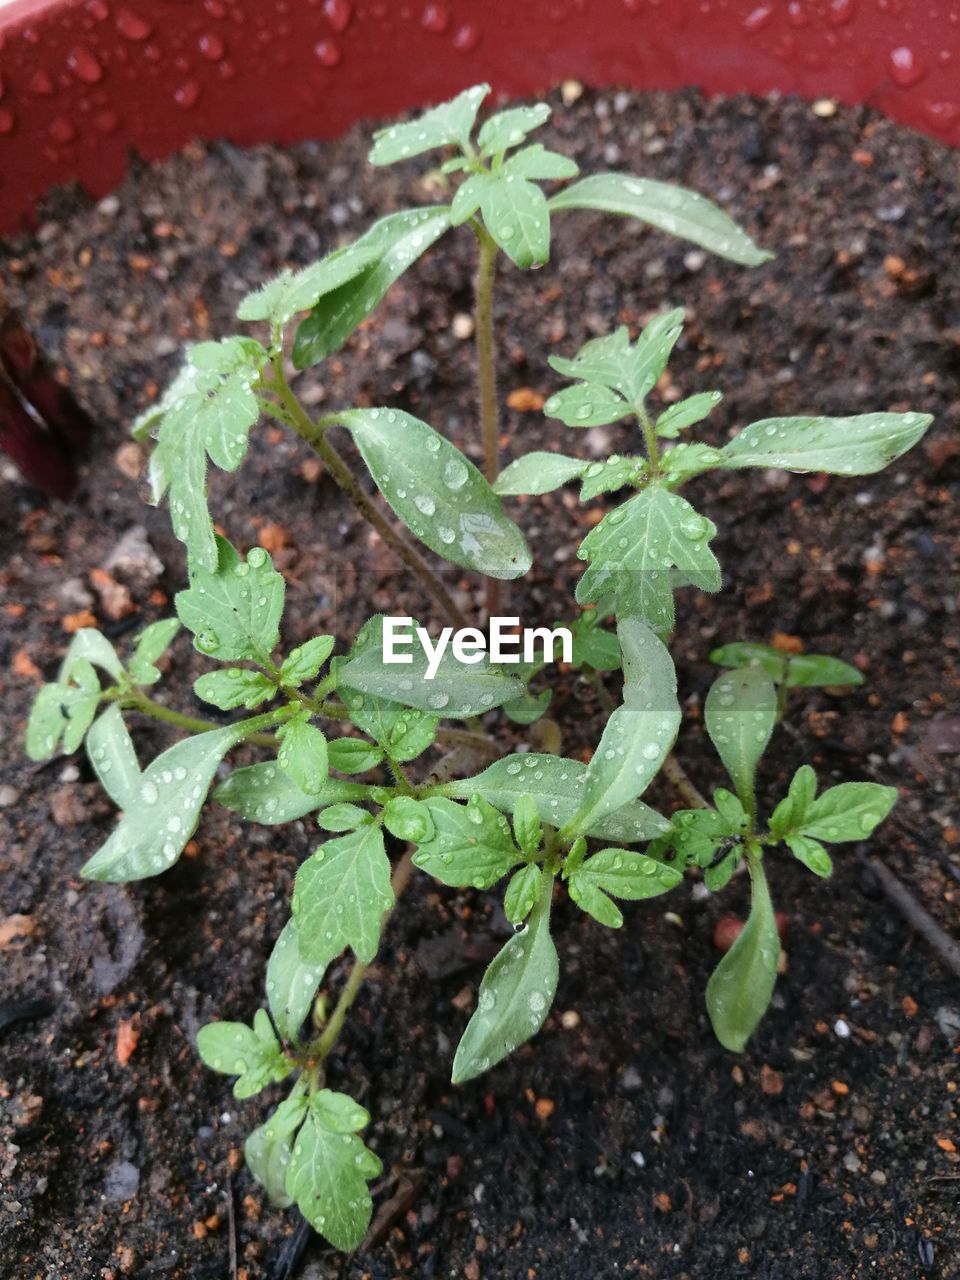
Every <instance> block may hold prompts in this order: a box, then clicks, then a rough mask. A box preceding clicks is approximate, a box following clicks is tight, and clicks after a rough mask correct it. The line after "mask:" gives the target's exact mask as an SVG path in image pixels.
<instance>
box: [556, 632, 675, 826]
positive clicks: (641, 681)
mask: <svg viewBox="0 0 960 1280" xmlns="http://www.w3.org/2000/svg"><path fill="white" fill-rule="evenodd" d="M617 635H618V637H619V639H620V649H621V652H622V654H623V706H621V707H618V708H617V709H616V711H614V712H613V714H612V715H611V716H610V718H609V720H608V721H607V724H606V727H605V728H604V731H603V735H602V737H601V739H600V742H599V744H598V745H597V749H596V750H595V751H594V753H593V757H592V759H591V761H590V764H589V765H588V767H587V772H586V776H585V778H584V790H583V799H582V801H581V804H580V807H579V809H578V810H577V812H576V813H575V814H574V816H573V817H572V818H571V819H570V820H569V821H568V822H567V823H565V824H564V830H565V831H566V832H567V833H572V834H576V835H579V834H586V833H587V832H588V831H589V830H591V828H593V827H595V826H596V823H597V822H598V820H599V819H600V818H603V817H605V816H606V815H608V814H610V813H613V812H615V811H616V810H618V809H621V808H622V807H623V806H624V805H626V804H629V803H630V802H631V801H632V800H635V799H636V797H637V796H638V795H640V793H641V792H642V791H643V790H644V789H645V788H646V787H647V786H648V784H649V783H650V782H651V780H652V779H653V778H654V777H655V776H656V774H657V772H658V771H659V769H660V766H661V765H662V764H663V761H664V759H665V757H666V755H667V752H668V751H669V750H670V748H671V747H672V746H673V740H674V738H675V737H676V736H677V729H678V728H679V727H680V704H679V702H678V701H677V673H676V671H675V669H674V666H673V661H672V659H671V657H670V654H669V652H668V651H667V648H666V646H665V645H664V644H663V643H662V642H661V641H660V640H658V639H657V637H656V635H655V634H654V633H653V631H652V630H651V629H650V628H649V627H648V626H647V625H646V623H644V622H642V621H640V620H639V619H636V618H621V619H620V621H619V624H618V626H617Z"/></svg>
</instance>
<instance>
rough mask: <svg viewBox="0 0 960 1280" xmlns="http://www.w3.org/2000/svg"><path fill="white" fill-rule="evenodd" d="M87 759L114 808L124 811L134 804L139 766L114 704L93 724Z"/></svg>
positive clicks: (124, 726)
mask: <svg viewBox="0 0 960 1280" xmlns="http://www.w3.org/2000/svg"><path fill="white" fill-rule="evenodd" d="M87 755H88V756H89V757H90V763H91V764H92V765H93V768H94V772H95V773H96V775H97V777H98V778H99V779H100V784H101V786H102V787H103V789H104V791H106V793H107V795H108V796H109V797H110V799H111V800H112V801H113V803H114V804H115V805H116V806H117V807H118V808H120V809H128V808H129V807H130V806H131V805H133V804H136V803H137V802H138V800H139V795H140V781H141V775H140V763H139V761H138V760H137V753H136V751H134V749H133V742H132V741H131V739H130V734H129V733H128V732H127V726H126V725H125V724H124V722H123V713H122V712H121V710H120V708H119V707H118V706H117V705H116V703H114V705H113V706H111V707H107V709H106V711H104V713H103V714H102V715H101V716H100V717H99V718H98V719H97V720H95V721H94V723H93V725H92V727H91V729H90V732H89V733H88V734H87Z"/></svg>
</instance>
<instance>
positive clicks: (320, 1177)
mask: <svg viewBox="0 0 960 1280" xmlns="http://www.w3.org/2000/svg"><path fill="white" fill-rule="evenodd" d="M381 1172H382V1166H381V1164H380V1161H379V1160H378V1159H377V1157H376V1156H375V1155H374V1154H373V1152H372V1151H371V1150H370V1149H369V1148H368V1147H366V1146H364V1144H363V1143H362V1142H361V1140H360V1139H359V1138H358V1137H356V1135H354V1134H350V1133H341V1132H338V1131H335V1130H333V1129H330V1128H328V1127H327V1126H326V1125H325V1124H324V1114H323V1112H322V1110H321V1109H320V1107H319V1106H318V1105H314V1106H312V1107H311V1109H310V1111H309V1113H308V1115H307V1119H306V1122H305V1123H304V1126H303V1128H302V1129H301V1130H300V1132H299V1133H298V1134H297V1137H296V1141H295V1142H294V1144H293V1157H292V1159H291V1161H290V1166H289V1170H288V1172H287V1195H288V1196H289V1197H290V1198H291V1199H292V1200H295V1201H296V1203H297V1207H298V1208H299V1210H300V1212H301V1213H302V1214H303V1216H304V1217H305V1218H306V1219H307V1221H308V1222H309V1223H310V1225H311V1226H312V1227H313V1228H314V1229H315V1230H316V1231H318V1232H319V1233H320V1234H321V1235H322V1236H323V1237H324V1239H326V1240H328V1241H329V1242H330V1244H332V1245H333V1247H334V1248H335V1249H342V1250H344V1251H345V1252H348V1251H350V1250H351V1249H356V1248H357V1246H358V1245H359V1244H360V1243H361V1241H362V1240H363V1237H364V1236H365V1235H366V1232H367V1227H368V1226H369V1225H370V1216H371V1213H372V1211H373V1204H372V1201H371V1199H370V1192H369V1190H368V1189H367V1180H368V1179H369V1178H376V1177H378V1176H379V1175H380V1173H381Z"/></svg>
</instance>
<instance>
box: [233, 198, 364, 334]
mask: <svg viewBox="0 0 960 1280" xmlns="http://www.w3.org/2000/svg"><path fill="white" fill-rule="evenodd" d="M379 225H380V224H379V223H374V226H373V227H371V228H370V232H369V233H368V234H367V235H365V236H361V237H360V239H359V240H355V241H354V242H353V243H352V244H348V245H343V246H342V247H341V248H339V249H334V250H333V252H332V253H328V254H327V255H326V256H325V257H323V258H321V259H320V260H319V262H312V263H311V264H310V265H309V266H307V267H304V268H303V269H302V270H300V271H281V272H280V274H279V275H278V276H275V277H274V279H272V280H268V281H267V282H266V284H264V285H261V287H260V288H259V289H256V290H255V291H254V292H253V293H248V294H247V296H246V297H245V298H244V299H243V300H242V301H241V303H240V305H239V306H238V307H237V317H238V319H240V320H269V321H270V322H271V324H272V325H273V326H274V327H275V328H280V329H282V328H283V327H284V325H286V324H288V323H289V321H290V320H292V319H293V317H294V316H295V315H297V314H298V312H301V311H309V310H310V308H311V307H313V306H315V305H316V303H317V302H318V300H319V299H320V298H322V297H323V296H324V295H325V294H328V293H332V292H333V291H334V290H335V289H339V288H341V287H342V286H343V285H345V284H348V283H349V282H350V281H351V280H354V279H355V278H356V277H357V276H359V275H360V274H361V273H362V272H363V271H365V270H366V268H367V267H369V266H370V265H371V264H372V263H374V262H376V261H377V259H378V258H379V257H380V256H381V253H382V251H383V245H382V240H381V238H380V235H379V234H377V233H375V234H371V233H374V229H375V228H376V227H378V226H379Z"/></svg>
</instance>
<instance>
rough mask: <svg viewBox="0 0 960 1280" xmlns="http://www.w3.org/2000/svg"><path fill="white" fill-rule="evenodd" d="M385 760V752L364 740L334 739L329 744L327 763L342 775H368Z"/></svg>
mask: <svg viewBox="0 0 960 1280" xmlns="http://www.w3.org/2000/svg"><path fill="white" fill-rule="evenodd" d="M382 759H383V751H382V750H381V749H380V747H375V746H374V745H373V743H372V742H365V741H364V740H363V739H362V738H334V739H333V741H332V742H330V741H328V742H327V763H328V764H329V766H330V768H331V769H337V770H339V772H340V773H366V772H367V770H368V769H375V768H376V767H377V765H378V764H379V763H380V761H381V760H382Z"/></svg>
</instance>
